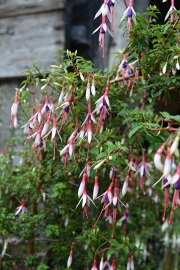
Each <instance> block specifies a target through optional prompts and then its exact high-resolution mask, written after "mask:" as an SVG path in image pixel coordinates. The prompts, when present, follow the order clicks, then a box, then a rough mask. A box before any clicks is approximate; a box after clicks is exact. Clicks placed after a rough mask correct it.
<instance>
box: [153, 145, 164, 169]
mask: <svg viewBox="0 0 180 270" xmlns="http://www.w3.org/2000/svg"><path fill="white" fill-rule="evenodd" d="M164 147H165V144H163V145H162V146H161V147H160V148H159V149H158V150H157V152H156V154H155V156H154V165H155V167H156V169H158V170H159V171H161V172H162V171H163V164H162V162H161V154H162V153H163V151H164Z"/></svg>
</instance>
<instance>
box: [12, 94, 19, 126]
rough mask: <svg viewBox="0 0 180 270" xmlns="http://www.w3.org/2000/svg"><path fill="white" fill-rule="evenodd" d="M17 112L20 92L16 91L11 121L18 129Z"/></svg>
mask: <svg viewBox="0 0 180 270" xmlns="http://www.w3.org/2000/svg"><path fill="white" fill-rule="evenodd" d="M17 110H18V91H16V94H15V97H14V103H13V104H12V106H11V120H12V125H13V126H14V127H15V128H16V127H17Z"/></svg>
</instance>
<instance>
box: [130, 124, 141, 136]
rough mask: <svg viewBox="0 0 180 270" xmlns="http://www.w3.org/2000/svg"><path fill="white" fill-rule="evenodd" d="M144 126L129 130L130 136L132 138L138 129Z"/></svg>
mask: <svg viewBox="0 0 180 270" xmlns="http://www.w3.org/2000/svg"><path fill="white" fill-rule="evenodd" d="M141 128H142V126H136V127H135V128H133V129H132V130H131V131H130V132H129V138H131V137H132V136H133V135H134V134H135V133H136V132H137V131H138V129H141Z"/></svg>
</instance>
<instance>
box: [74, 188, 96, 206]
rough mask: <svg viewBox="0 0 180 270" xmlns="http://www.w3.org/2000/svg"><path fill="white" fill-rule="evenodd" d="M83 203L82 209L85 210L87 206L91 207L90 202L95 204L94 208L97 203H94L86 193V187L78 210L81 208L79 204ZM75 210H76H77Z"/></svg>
mask: <svg viewBox="0 0 180 270" xmlns="http://www.w3.org/2000/svg"><path fill="white" fill-rule="evenodd" d="M81 201H82V208H84V207H85V206H86V205H87V206H89V205H90V202H92V203H93V204H94V206H95V207H96V205H95V203H94V202H93V200H91V198H90V197H89V196H88V194H87V192H86V187H85V188H84V190H83V194H82V197H81V199H80V200H79V202H78V204H77V206H76V208H77V207H78V206H79V204H80V203H81ZM76 208H75V209H76Z"/></svg>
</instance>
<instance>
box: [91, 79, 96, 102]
mask: <svg viewBox="0 0 180 270" xmlns="http://www.w3.org/2000/svg"><path fill="white" fill-rule="evenodd" d="M91 94H92V95H93V96H94V97H95V95H96V89H95V83H94V77H93V80H92V84H91Z"/></svg>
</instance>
